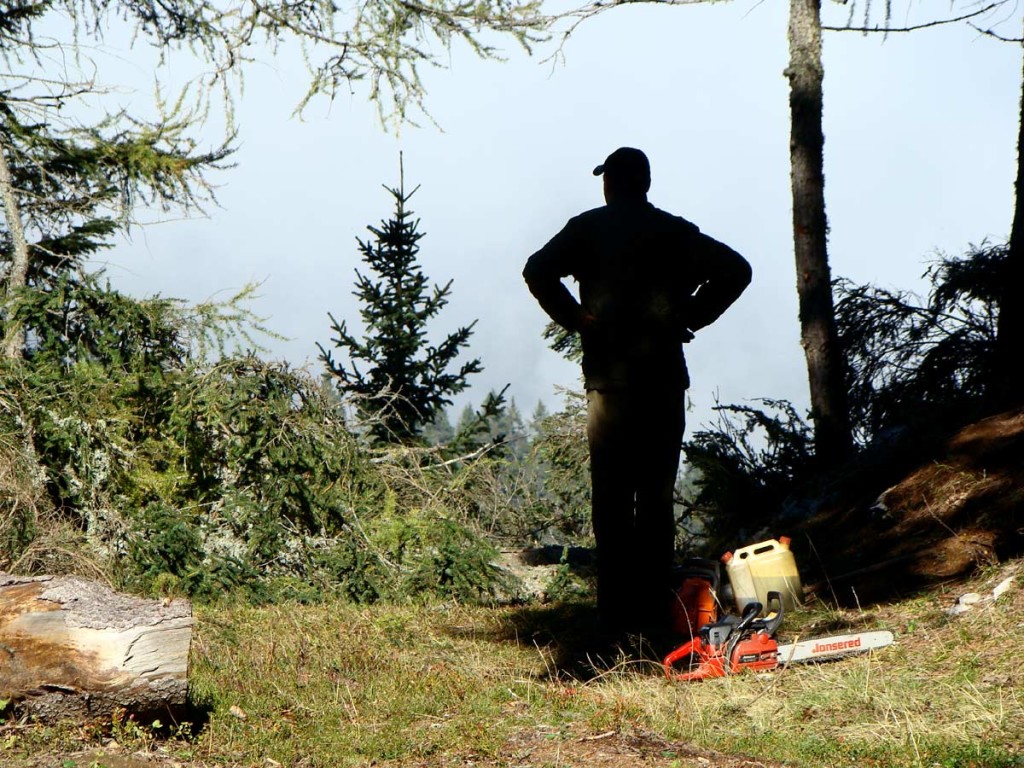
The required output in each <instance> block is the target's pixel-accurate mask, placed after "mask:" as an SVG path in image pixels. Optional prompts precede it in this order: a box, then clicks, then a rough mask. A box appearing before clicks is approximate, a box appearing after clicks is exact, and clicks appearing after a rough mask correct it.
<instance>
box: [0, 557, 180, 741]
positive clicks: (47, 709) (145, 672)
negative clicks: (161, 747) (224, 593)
mask: <svg viewBox="0 0 1024 768" xmlns="http://www.w3.org/2000/svg"><path fill="white" fill-rule="evenodd" d="M191 641H192V607H191V605H190V604H189V602H188V601H187V600H165V601H160V600H145V599H142V598H137V597H132V596H128V595H122V594H117V593H115V592H113V591H111V590H110V589H108V588H106V587H104V586H102V585H100V584H96V583H95V582H90V581H86V580H84V579H79V578H75V577H55V576H37V577H24V576H12V575H10V574H5V573H0V702H2V701H4V700H6V701H7V702H8V706H11V707H13V708H15V710H16V711H19V712H22V713H25V714H30V715H32V716H34V717H36V718H38V719H40V720H43V721H47V722H53V721H57V720H63V719H68V718H71V719H78V720H82V719H85V720H91V719H96V718H108V717H109V716H110V715H111V713H112V712H113V711H114V710H116V709H118V708H123V709H124V710H125V712H127V713H129V714H135V715H137V716H139V717H149V716H159V714H160V713H166V712H168V711H170V712H171V713H173V712H175V711H177V710H181V709H183V708H184V707H185V704H186V697H187V694H188V654H189V646H190V644H191Z"/></svg>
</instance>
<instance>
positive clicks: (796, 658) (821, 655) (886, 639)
mask: <svg viewBox="0 0 1024 768" xmlns="http://www.w3.org/2000/svg"><path fill="white" fill-rule="evenodd" d="M893 640H894V638H893V635H892V632H890V631H889V630H887V629H883V630H878V631H875V632H857V633H854V634H852V635H834V636H832V637H818V638H814V639H811V640H801V641H799V642H796V643H790V644H788V645H780V646H779V651H778V652H779V664H796V663H799V662H802V661H817V660H819V659H822V660H827V659H835V658H839V657H840V656H847V655H849V654H852V653H864V652H866V651H873V650H875V649H876V648H885V647H886V646H887V645H892V644H893Z"/></svg>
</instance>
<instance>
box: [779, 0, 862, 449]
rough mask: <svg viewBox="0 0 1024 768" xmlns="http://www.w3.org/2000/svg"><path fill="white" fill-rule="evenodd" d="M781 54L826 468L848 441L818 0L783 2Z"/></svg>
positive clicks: (806, 325) (798, 247)
mask: <svg viewBox="0 0 1024 768" xmlns="http://www.w3.org/2000/svg"><path fill="white" fill-rule="evenodd" d="M789 53H790V60H789V68H788V69H787V70H786V75H787V77H788V78H789V86H790V92H789V94H790V95H789V108H790V124H791V125H790V130H791V133H790V166H791V173H792V188H793V247H794V254H795V257H796V276H797V285H796V289H797V294H798V296H799V299H800V337H801V343H802V345H803V348H804V355H805V357H806V359H807V375H808V382H809V384H810V393H811V417H812V418H813V420H814V446H815V453H816V455H817V457H818V460H819V461H820V462H821V463H822V464H823V465H825V466H832V465H835V464H837V463H838V462H840V461H841V460H842V459H843V458H845V457H846V456H847V455H849V453H850V452H851V450H852V445H853V443H852V438H851V433H850V418H849V413H848V411H847V405H846V388H845V383H844V378H845V377H844V375H843V358H842V350H841V349H840V348H839V339H838V334H837V332H836V324H835V310H834V307H833V303H832V280H831V275H830V273H829V266H828V250H827V244H826V238H827V233H828V226H827V222H826V219H825V173H824V145H825V136H824V133H823V131H822V127H821V118H822V80H823V77H824V70H823V67H822V61H821V0H791V2H790V7H789Z"/></svg>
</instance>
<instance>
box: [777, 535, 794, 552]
mask: <svg viewBox="0 0 1024 768" xmlns="http://www.w3.org/2000/svg"><path fill="white" fill-rule="evenodd" d="M790 541H791V539H790V538H789V536H779V544H781V545H782V548H783V549H789V542H790Z"/></svg>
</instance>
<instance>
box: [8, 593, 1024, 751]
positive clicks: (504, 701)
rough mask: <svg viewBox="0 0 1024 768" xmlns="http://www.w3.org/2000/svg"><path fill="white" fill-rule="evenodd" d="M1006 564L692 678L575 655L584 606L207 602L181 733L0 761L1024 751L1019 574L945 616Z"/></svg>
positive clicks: (17, 739) (62, 736)
mask: <svg viewBox="0 0 1024 768" xmlns="http://www.w3.org/2000/svg"><path fill="white" fill-rule="evenodd" d="M999 576H1000V575H997V574H995V573H990V574H987V575H985V576H983V577H982V578H981V580H979V581H978V582H977V583H975V584H970V585H959V586H958V587H957V588H956V590H955V591H952V590H947V591H944V592H938V593H934V594H931V595H928V596H923V597H919V598H916V599H913V600H909V601H907V602H904V603H901V604H898V605H890V606H883V607H879V608H875V609H871V610H869V611H857V612H839V611H835V610H830V609H828V608H824V607H821V608H817V609H814V608H811V609H808V610H806V611H803V612H801V613H799V614H797V615H795V616H793V617H792V619H791V620H787V622H786V624H785V625H784V626H783V630H782V632H781V633H780V635H781V637H782V639H786V638H787V637H792V636H793V635H794V634H800V635H801V636H804V637H809V636H813V635H817V634H822V633H823V632H824V631H832V632H835V631H842V630H844V629H847V628H849V627H857V628H876V627H887V628H890V629H892V630H893V631H894V632H895V634H896V635H897V644H896V645H895V646H892V647H890V648H888V649H885V650H883V651H881V652H878V653H875V654H873V655H864V656H858V657H850V658H847V659H845V660H842V661H839V662H834V663H829V664H821V665H817V666H812V665H795V666H793V667H792V668H788V669H784V670H781V671H777V672H773V673H766V674H761V675H741V676H734V677H730V678H725V679H721V680H715V681H709V682H705V683H690V684H682V683H669V682H668V681H666V680H665V678H664V677H662V676H660V675H659V674H657V670H655V669H652V668H651V667H650V666H649V665H642V664H637V663H628V662H625V661H622V660H619V662H620V663H617V664H615V663H613V664H612V666H611V668H610V669H602V670H601V671H600V673H595V671H594V670H592V669H589V668H588V667H587V665H586V664H581V663H579V658H578V653H577V650H576V649H578V648H579V647H580V646H579V643H580V642H582V641H583V640H584V639H585V638H586V636H587V634H588V632H589V629H588V628H589V626H590V623H591V622H592V616H591V613H590V608H589V606H586V605H560V606H550V607H546V606H541V607H524V608H503V609H484V608H468V607H457V606H456V607H453V606H430V607H394V606H373V607H356V606H351V605H345V604H336V603H331V604H322V605H314V606H309V605H277V606H270V607H262V608H252V607H235V608H220V609H212V608H202V609H198V610H197V622H196V631H195V636H194V644H193V666H192V672H191V679H192V698H193V699H194V701H195V702H196V703H197V705H199V706H201V707H203V708H205V709H206V711H207V713H208V719H207V721H206V722H205V723H202V724H197V725H196V727H195V728H194V730H195V731H196V733H194V734H193V735H192V736H191V737H190V738H185V737H184V736H185V734H183V735H179V736H177V737H175V736H171V737H166V736H165V737H161V738H155V735H154V733H153V730H152V729H150V728H148V727H144V726H147V725H148V724H134V723H131V721H125V720H124V719H123V718H122V719H118V718H114V722H113V723H107V724H106V726H105V727H102V728H94V729H82V728H71V727H66V728H64V729H45V728H42V727H37V726H31V725H29V724H20V725H16V724H8V725H6V726H3V727H0V765H3V766H5V767H6V766H11V768H22V766H33V768H35V766H37V765H40V766H41V765H44V764H45V765H51V764H52V765H61V764H62V763H61V762H60V761H59V760H54V761H53V762H50V763H38V762H33V760H36V759H38V757H37V756H38V754H39V753H41V752H42V753H44V754H47V755H50V756H53V755H55V754H58V753H59V752H60V751H63V754H74V753H75V750H76V749H77V750H79V751H82V750H84V749H85V748H87V747H92V748H95V747H97V746H102V745H103V744H104V743H106V742H105V740H106V739H109V738H110V737H111V736H112V735H113V736H114V737H115V738H116V739H117V740H118V741H119V742H120V744H121V745H122V747H126V748H127V749H128V750H129V751H131V750H135V751H141V752H143V753H145V754H146V755H148V756H149V759H156V758H161V759H164V760H166V761H168V764H170V762H171V761H176V763H177V764H178V765H183V766H247V767H248V766H264V767H267V766H275V765H277V764H280V765H282V766H303V768H320V767H321V766H322V767H323V768H326V767H327V766H331V767H332V768H334V767H335V766H366V765H380V766H395V767H396V768H397V767H404V766H427V765H430V766H448V765H459V766H469V765H477V766H499V765H502V766H504V765H513V764H519V765H524V766H525V765H529V766H542V765H546V764H550V765H570V764H576V763H571V762H569V761H568V759H567V758H566V755H567V754H568V750H569V748H570V747H572V746H573V745H576V746H577V747H578V746H579V745H580V744H583V743H586V740H587V739H591V738H602V737H603V736H606V735H607V734H609V733H611V732H614V733H615V734H648V735H650V736H651V738H657V739H658V740H660V741H658V744H660V745H661V746H660V747H659V749H658V750H655V752H654V753H652V754H653V756H649V761H648V762H646V763H643V764H645V765H652V766H664V767H665V768H669V767H670V766H673V765H690V764H691V763H684V762H681V761H680V759H679V758H678V757H677V752H674V751H673V749H674V747H673V746H672V745H678V744H679V743H682V742H692V743H694V744H695V745H696V746H697V747H698V748H700V749H705V750H717V751H718V752H722V753H726V754H729V755H736V754H742V755H751V756H755V757H757V758H758V759H759V760H776V761H783V762H785V763H787V764H790V765H796V766H822V765H826V766H928V767H929V768H930V767H931V766H942V767H946V766H949V767H953V766H964V767H966V766H978V767H979V768H980V767H982V766H985V767H989V766H1010V765H1024V694H1022V693H1021V690H1020V686H1021V683H1022V682H1024V673H1022V672H1021V670H1020V668H1019V665H1020V662H1019V658H1020V639H1021V638H1020V635H1021V632H1022V627H1024V583H1022V582H1021V579H1020V578H1019V577H1018V579H1017V582H1016V584H1015V585H1014V588H1013V589H1011V590H1010V591H1009V592H1007V593H1006V594H1005V595H1004V596H1003V597H1002V598H1001V599H1000V600H999V601H998V602H995V603H992V602H988V603H982V604H980V605H978V606H977V607H976V608H975V610H973V611H972V612H970V613H968V614H965V615H963V616H959V617H950V616H947V615H946V614H945V612H944V610H943V609H944V607H946V606H948V605H950V604H952V602H953V600H954V599H955V597H956V596H957V595H958V594H960V593H963V592H967V591H978V592H983V593H984V592H987V591H990V590H991V587H992V586H993V585H994V583H995V582H996V581H998V580H999ZM823 628H827V629H823ZM612 661H613V662H614V660H612ZM168 730H170V728H169V726H168V724H166V723H165V724H163V726H162V727H161V728H160V729H158V731H159V732H160V733H166V732H167V731H168ZM524 744H525V745H526V746H523V745H524ZM55 745H59V747H57V748H55ZM545 745H549V746H550V747H551V748H552V749H553V750H555V751H552V752H550V753H548V752H545V751H544V748H545ZM556 748H557V749H556ZM90 754H92V753H90ZM662 754H663V755H664V757H659V755H662ZM90 759H92V760H93V762H94V763H96V765H97V766H99V767H102V766H105V765H107V764H105V763H103V761H102V759H94V757H90ZM659 760H660V762H659ZM517 761H518V762H517ZM545 761H547V762H545ZM580 764H583V763H580ZM636 764H638V763H636V762H632V761H626V760H624V761H623V762H622V763H621V765H623V766H626V765H636ZM711 764H712V765H714V764H715V763H713V762H712V763H711ZM722 764H723V765H724V764H725V763H722ZM68 765H69V768H70V766H71V765H74V766H76V768H85V767H86V766H89V765H90V763H88V762H84V761H80V762H77V763H75V762H73V761H72V762H70V763H68ZM109 765H111V766H112V765H114V763H113V762H110V763H109Z"/></svg>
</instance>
